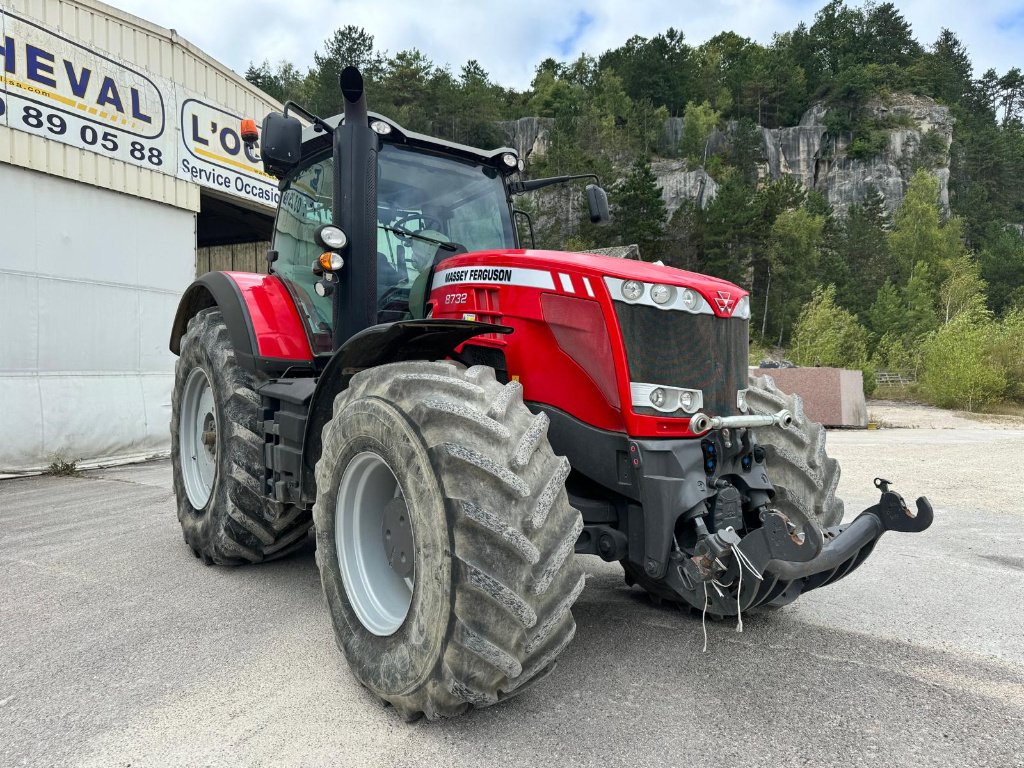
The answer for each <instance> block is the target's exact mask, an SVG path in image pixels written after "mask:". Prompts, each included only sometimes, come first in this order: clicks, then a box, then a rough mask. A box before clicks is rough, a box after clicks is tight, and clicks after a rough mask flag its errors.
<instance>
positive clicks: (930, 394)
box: [921, 316, 1007, 411]
mask: <svg viewBox="0 0 1024 768" xmlns="http://www.w3.org/2000/svg"><path fill="white" fill-rule="evenodd" d="M1002 337H1003V334H1002V330H1001V328H1000V326H999V325H998V324H996V323H994V322H992V321H991V320H988V319H978V318H971V317H969V316H960V317H957V318H955V319H954V320H953V321H952V322H950V323H948V324H946V325H944V326H942V327H941V328H940V329H939V330H938V331H936V332H935V333H933V334H932V335H931V336H930V337H929V338H928V339H927V340H926V341H925V343H924V345H923V346H922V350H921V352H922V354H921V358H922V372H921V389H922V391H923V392H924V394H925V396H926V397H927V398H928V400H929V401H930V402H932V403H934V404H935V405H938V406H941V407H943V408H962V409H965V410H968V411H973V410H975V409H977V408H979V407H980V406H982V405H985V404H986V403H990V402H992V401H993V400H998V399H999V398H1000V397H1002V396H1003V394H1004V392H1005V391H1006V389H1007V370H1006V367H1005V366H1004V365H1002V364H1000V363H999V361H998V360H997V350H998V347H999V343H1000V341H1001V339H1002Z"/></svg>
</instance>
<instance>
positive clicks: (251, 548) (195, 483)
mask: <svg viewBox="0 0 1024 768" xmlns="http://www.w3.org/2000/svg"><path fill="white" fill-rule="evenodd" d="M264 381H265V379H264V378H263V377H262V376H259V375H256V374H253V373H251V372H249V371H246V370H244V369H243V368H242V367H241V366H239V364H238V361H237V359H236V357H235V350H234V348H233V347H232V346H231V338H230V336H229V335H228V329H227V325H226V324H225V323H224V318H223V316H222V315H221V313H220V310H218V309H215V308H214V309H204V310H200V311H199V312H198V313H196V315H195V316H194V317H193V318H192V319H191V320H189V323H188V329H187V331H186V332H185V335H184V336H182V337H181V355H180V356H179V357H178V362H177V364H176V365H175V369H174V391H173V394H172V396H171V467H172V472H173V482H174V494H175V496H176V497H177V504H178V520H179V522H180V523H181V530H182V534H183V535H184V537H185V542H186V543H187V544H188V546H189V547H190V548H191V549H192V553H193V554H194V555H195V556H196V557H198V558H201V559H202V560H203V562H204V563H206V564H207V565H210V564H212V563H217V564H218V565H239V564H242V563H258V562H262V561H264V560H273V559H275V558H278V557H283V556H285V555H287V554H289V553H291V552H294V551H295V550H297V549H300V548H301V547H302V546H303V545H304V544H305V540H306V532H307V531H308V530H309V527H310V526H311V525H312V524H313V523H312V519H311V517H310V513H309V512H308V511H302V510H300V509H298V508H295V507H286V508H284V509H283V510H282V511H281V512H280V513H279V514H275V513H274V512H273V511H272V510H270V509H267V508H266V507H267V505H266V504H265V501H264V493H263V471H264V468H263V438H262V437H261V430H260V421H261V419H262V413H263V409H262V401H261V399H260V396H259V393H257V392H256V387H257V386H259V385H260V384H262V383H263V382H264ZM203 433H205V434H206V435H207V436H208V439H207V440H205V441H204V440H203V439H202V434H203ZM197 467H198V468H197Z"/></svg>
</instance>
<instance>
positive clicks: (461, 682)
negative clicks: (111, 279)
mask: <svg viewBox="0 0 1024 768" xmlns="http://www.w3.org/2000/svg"><path fill="white" fill-rule="evenodd" d="M546 430H547V418H546V417H545V416H543V415H533V414H531V413H530V412H529V411H528V410H527V409H526V407H525V406H524V405H523V402H522V388H521V387H520V386H519V384H518V383H517V382H513V383H510V384H506V385H504V386H503V385H501V384H499V383H498V382H497V381H495V379H494V371H493V370H492V369H490V368H486V367H483V366H476V367H473V368H469V369H468V370H467V369H464V368H462V367H461V366H457V365H455V364H453V363H447V362H439V363H423V362H409V363H396V364H391V365H383V366H380V367H377V368H373V369H371V370H368V371H364V372H362V373H359V374H357V375H356V376H355V377H353V379H352V383H351V386H350V387H349V389H347V390H345V391H344V392H342V393H341V394H339V395H338V397H337V398H336V399H335V402H334V417H333V419H332V420H331V421H330V422H328V424H327V425H326V426H325V427H324V431H323V453H322V455H321V458H320V460H319V462H318V463H317V466H316V480H317V501H316V504H315V506H314V508H313V516H314V519H315V521H316V533H317V564H318V565H319V568H320V575H321V579H322V581H323V588H324V594H325V595H326V597H327V603H328V606H329V608H330V612H331V617H332V620H333V624H334V631H335V638H336V640H337V642H338V645H339V647H340V648H341V650H342V651H343V652H344V654H345V657H346V659H347V661H348V663H349V666H350V667H351V669H352V672H353V674H354V675H355V677H356V678H357V679H358V680H359V682H360V683H362V684H363V685H364V686H366V687H367V688H368V689H369V690H370V691H372V692H373V693H375V694H376V695H377V696H379V697H380V698H381V699H383V700H384V701H386V702H388V703H390V704H392V705H394V707H395V708H396V709H397V710H398V712H399V713H400V714H401V715H402V716H403V717H405V718H407V719H414V718H416V717H418V716H420V715H421V714H423V715H425V716H426V717H428V718H430V719H435V718H439V717H450V716H453V715H457V714H459V713H461V712H464V711H465V710H466V709H468V708H469V707H470V706H478V707H480V706H488V705H491V704H495V703H497V702H498V701H500V700H502V699H504V698H507V697H508V696H511V695H513V694H515V693H518V692H520V691H522V690H523V689H524V688H525V687H526V685H528V684H530V683H533V682H535V681H537V680H539V679H541V678H542V677H544V676H545V675H546V674H547V673H549V672H550V671H551V670H552V669H553V667H554V664H555V660H556V658H557V657H558V655H559V654H560V653H561V652H562V651H563V650H564V649H565V647H566V646H567V645H568V643H569V641H570V640H571V639H572V637H573V635H574V633H575V631H576V624H575V621H574V620H573V617H572V612H571V610H570V609H571V607H572V604H573V603H574V602H575V600H576V598H577V597H578V596H579V594H580V592H581V591H582V589H583V585H584V576H583V573H582V570H581V569H580V567H579V565H578V564H577V562H576V560H575V556H574V548H575V544H576V539H577V537H578V536H579V532H580V530H581V529H582V524H583V523H582V518H581V517H580V514H579V512H577V511H576V510H575V509H573V508H572V507H571V506H570V505H569V502H568V498H567V496H566V493H565V488H564V483H565V477H566V476H567V474H568V461H567V460H566V459H564V458H561V457H557V456H555V455H554V453H553V452H552V451H551V448H550V446H549V445H548V442H547V438H546ZM367 457H369V458H367ZM379 462H383V463H384V464H386V466H387V468H388V469H389V470H390V471H391V474H392V475H393V477H394V479H395V480H396V481H397V484H398V486H399V490H400V491H401V498H402V499H403V501H404V504H405V505H406V508H407V510H408V516H409V519H410V521H411V524H412V542H413V543H412V549H413V552H414V557H413V568H414V571H413V578H412V579H411V581H413V582H414V584H415V586H414V589H413V590H412V592H411V597H410V598H408V602H407V604H405V605H400V604H398V603H400V602H401V601H398V603H396V602H393V601H392V600H391V598H386V599H383V602H385V603H388V604H389V605H390V606H391V607H394V608H397V610H396V611H390V613H391V614H392V615H395V614H397V619H396V620H395V623H394V624H389V623H388V621H383V622H376V623H375V622H373V621H369V622H366V621H364V620H362V619H361V618H360V612H362V615H363V616H366V615H367V608H366V605H367V602H368V601H367V598H366V595H367V594H368V592H373V591H374V590H375V588H376V584H373V583H371V584H368V585H367V584H362V583H361V582H359V580H358V579H359V577H358V572H359V571H358V569H356V570H355V571H354V570H353V568H352V567H351V565H350V564H349V563H350V558H351V557H352V555H351V552H350V550H348V549H345V547H346V541H348V540H347V539H345V538H344V537H342V540H341V541H339V537H338V525H339V524H340V525H341V526H342V527H344V528H345V530H346V531H350V530H354V529H352V528H351V527H350V523H349V522H346V521H349V520H351V519H352V514H353V513H352V512H351V511H350V510H348V509H347V507H345V506H344V505H345V504H346V503H347V502H346V500H351V499H355V498H361V497H360V496H359V495H358V494H352V493H350V492H349V491H348V490H345V491H344V492H342V489H343V488H345V489H347V488H348V487H349V485H350V484H351V483H352V482H353V481H352V480H351V478H352V476H353V475H356V476H357V477H364V476H367V475H366V469H365V467H366V466H368V465H372V464H374V463H379ZM347 473H348V474H347ZM360 473H362V474H360ZM346 477H348V478H349V479H348V480H346ZM378 478H379V476H378ZM368 482H369V481H368ZM372 482H379V479H378V480H374V481H372ZM389 482H390V481H389ZM385 485H386V483H385ZM385 490H386V489H385ZM366 495H369V496H372V495H373V494H372V493H370V494H366ZM377 495H381V494H380V493H378V494H377ZM383 495H388V494H387V493H384V494H383ZM397 495H398V494H396V497H397ZM339 500H341V502H340V503H341V506H339ZM388 506H389V507H390V502H389V503H388ZM371 511H373V510H371ZM390 514H392V515H393V512H392V513H390ZM359 519H360V520H362V521H363V523H362V528H360V529H358V530H361V531H363V533H362V534H360V535H362V536H364V537H366V541H365V542H364V543H363V544H361V545H360V546H362V547H364V548H365V549H372V548H373V547H374V546H375V547H376V549H377V551H378V552H379V553H384V552H385V546H384V544H383V543H377V544H374V542H373V535H376V536H378V537H380V536H383V535H384V533H382V531H381V527H380V524H377V526H376V527H375V526H374V525H373V524H372V523H373V521H374V520H376V519H377V517H376V516H374V515H371V516H369V517H367V516H366V515H362V516H360V517H359ZM385 529H386V526H385ZM367 530H369V531H371V532H372V534H373V535H370V534H367V533H366V531H367ZM385 532H390V531H389V529H387V530H386V531H385ZM353 535H355V534H353ZM389 541H390V539H389ZM339 549H342V550H343V551H342V552H341V553H340V554H339ZM378 556H383V555H378ZM342 558H345V562H342ZM392 562H395V561H394V560H393V561H392ZM364 570H365V572H371V571H372V572H374V573H376V574H377V575H376V576H375V579H376V580H377V581H382V580H384V579H383V576H387V575H388V574H383V575H382V574H381V571H380V569H374V568H373V567H372V566H371V567H370V568H367V569H364ZM353 573H355V574H356V575H353ZM345 574H348V575H349V582H348V583H346V578H345ZM383 592H384V594H385V595H386V594H387V592H388V590H384V591H383ZM353 595H354V596H355V599H354V600H353V599H352V596H353ZM370 602H372V599H371V601H370ZM370 613H371V616H373V615H376V614H373V612H372V611H371V612H370ZM389 621H390V620H389ZM399 621H400V622H401V623H400V624H398V622H399ZM396 625H397V626H396ZM368 626H369V627H371V628H373V629H374V630H375V631H371V629H370V628H368Z"/></svg>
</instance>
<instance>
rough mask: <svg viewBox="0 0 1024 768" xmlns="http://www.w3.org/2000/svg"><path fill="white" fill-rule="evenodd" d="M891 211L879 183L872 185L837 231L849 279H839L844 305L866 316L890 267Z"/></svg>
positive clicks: (849, 211) (851, 208)
mask: <svg viewBox="0 0 1024 768" xmlns="http://www.w3.org/2000/svg"><path fill="white" fill-rule="evenodd" d="M887 220H888V211H887V210H886V207H885V198H884V197H883V196H882V193H881V192H879V191H878V188H877V187H874V186H869V187H868V190H867V192H866V193H865V195H864V201H863V202H862V203H860V204H854V205H851V206H850V208H849V210H848V211H847V214H846V219H845V220H843V221H842V222H841V223H840V224H839V226H838V229H837V232H836V238H835V241H836V251H837V253H838V256H839V260H840V262H841V263H843V264H845V265H846V268H847V272H846V277H847V279H846V280H844V281H842V282H838V281H837V290H838V295H839V298H840V301H841V302H842V304H843V306H845V307H846V308H847V309H850V310H851V311H852V312H854V314H856V315H857V316H858V317H861V318H863V317H865V313H866V312H867V311H868V309H869V308H870V307H871V304H872V302H873V301H874V300H875V297H876V296H877V294H878V289H879V288H881V286H882V283H884V282H885V280H886V278H887V277H888V275H889V271H890V257H889V247H888V244H887V242H886V238H885V226H886V223H887Z"/></svg>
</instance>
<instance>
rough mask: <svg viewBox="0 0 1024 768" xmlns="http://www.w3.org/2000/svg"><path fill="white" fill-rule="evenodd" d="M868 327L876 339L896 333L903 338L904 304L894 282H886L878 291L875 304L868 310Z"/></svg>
mask: <svg viewBox="0 0 1024 768" xmlns="http://www.w3.org/2000/svg"><path fill="white" fill-rule="evenodd" d="M867 315H868V327H869V328H870V329H871V332H872V333H873V334H874V335H875V336H876V337H879V338H881V337H883V336H885V335H886V334H888V333H895V334H896V335H898V336H900V337H901V338H902V336H903V333H902V327H901V326H902V324H903V302H902V300H901V299H900V292H899V289H898V288H896V286H895V285H894V284H893V282H892V280H886V281H885V282H884V283H882V287H881V288H879V289H878V294H877V296H876V297H875V303H874V304H872V305H871V309H869V310H868V313H867Z"/></svg>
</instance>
